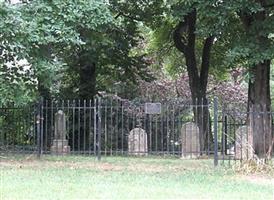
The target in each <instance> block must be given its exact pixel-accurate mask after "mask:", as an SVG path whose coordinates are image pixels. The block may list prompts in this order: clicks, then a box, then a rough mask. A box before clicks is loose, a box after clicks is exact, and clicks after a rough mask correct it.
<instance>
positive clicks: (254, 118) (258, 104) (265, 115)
mask: <svg viewBox="0 0 274 200" xmlns="http://www.w3.org/2000/svg"><path fill="white" fill-rule="evenodd" d="M251 74H253V75H254V78H253V79H252V80H250V81H249V89H248V110H249V115H248V122H249V126H250V131H251V136H252V137H253V138H252V140H253V141H252V144H253V150H254V153H255V154H256V155H257V156H258V157H259V158H265V157H266V156H267V157H269V156H270V155H271V153H272V145H273V144H272V115H271V99H270V83H269V80H270V60H266V61H264V62H262V63H259V64H257V65H255V66H254V67H253V68H252V72H251Z"/></svg>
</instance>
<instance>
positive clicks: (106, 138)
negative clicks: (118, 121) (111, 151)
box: [104, 99, 108, 156]
mask: <svg viewBox="0 0 274 200" xmlns="http://www.w3.org/2000/svg"><path fill="white" fill-rule="evenodd" d="M104 106H105V156H106V155H107V152H108V148H107V147H108V123H107V122H108V118H107V116H108V115H107V113H108V110H107V109H108V100H107V99H105V104H104Z"/></svg>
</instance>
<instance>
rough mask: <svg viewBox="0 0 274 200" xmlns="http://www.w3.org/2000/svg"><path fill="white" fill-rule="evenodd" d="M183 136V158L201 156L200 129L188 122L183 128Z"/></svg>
mask: <svg viewBox="0 0 274 200" xmlns="http://www.w3.org/2000/svg"><path fill="white" fill-rule="evenodd" d="M181 136H182V157H183V158H187V157H193V158H195V157H197V156H199V155H200V140H199V127H198V126H197V125H196V124H195V123H193V122H188V123H186V124H183V126H182V128H181Z"/></svg>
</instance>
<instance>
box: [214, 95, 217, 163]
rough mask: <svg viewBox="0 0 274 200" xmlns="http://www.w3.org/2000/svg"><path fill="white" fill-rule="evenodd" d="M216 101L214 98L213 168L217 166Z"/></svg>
mask: <svg viewBox="0 0 274 200" xmlns="http://www.w3.org/2000/svg"><path fill="white" fill-rule="evenodd" d="M217 137H218V99H217V98H214V166H215V167H216V166H218V138H217Z"/></svg>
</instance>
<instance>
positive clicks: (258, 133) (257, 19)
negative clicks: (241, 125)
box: [239, 0, 274, 158]
mask: <svg viewBox="0 0 274 200" xmlns="http://www.w3.org/2000/svg"><path fill="white" fill-rule="evenodd" d="M256 2H257V3H258V4H260V5H261V6H262V7H263V8H265V9H262V10H261V11H259V12H255V13H246V12H245V11H242V12H240V13H239V16H240V18H241V20H242V23H243V26H244V28H245V32H246V35H247V36H249V35H251V36H252V37H253V38H252V39H253V40H254V43H257V45H259V46H261V47H266V44H270V43H269V39H268V38H267V37H266V36H263V35H261V34H259V33H256V32H255V36H254V29H253V28H254V26H257V25H258V24H264V23H266V19H267V18H268V16H269V14H268V12H267V9H266V7H265V6H266V5H267V4H266V1H265V0H256ZM266 48H267V47H266ZM270 62H271V61H270V60H264V61H261V62H260V63H258V64H256V65H254V66H252V68H251V71H250V73H251V75H252V76H253V77H251V79H250V81H249V89H248V111H250V112H249V114H248V117H247V122H248V124H249V126H250V132H251V133H250V134H251V137H252V138H251V139H252V141H251V144H252V148H253V150H254V153H255V154H256V155H257V156H258V157H259V158H265V157H266V156H267V157H270V156H271V153H272V147H273V142H274V141H273V139H272V138H273V135H272V116H271V99H270V82H269V81H270Z"/></svg>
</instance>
